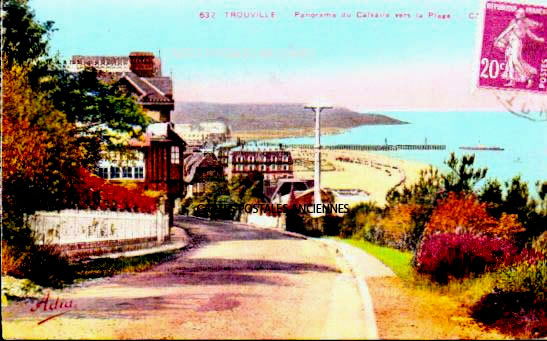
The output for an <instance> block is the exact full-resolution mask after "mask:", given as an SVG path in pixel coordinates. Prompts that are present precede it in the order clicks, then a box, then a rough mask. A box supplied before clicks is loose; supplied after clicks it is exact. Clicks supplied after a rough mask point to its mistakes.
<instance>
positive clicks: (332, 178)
mask: <svg viewBox="0 0 547 341" xmlns="http://www.w3.org/2000/svg"><path fill="white" fill-rule="evenodd" d="M403 124H406V122H405V123H403ZM353 128H356V127H351V128H335V127H325V128H321V135H322V136H326V135H336V134H342V133H345V132H347V131H348V130H350V129H353ZM232 134H233V136H234V137H236V138H240V139H242V140H246V141H251V140H255V141H264V140H270V139H282V138H293V137H313V136H314V134H315V131H314V128H312V127H309V128H290V129H282V130H277V131H272V130H265V129H261V130H252V131H235V132H232ZM288 149H289V150H290V151H291V153H292V156H293V160H294V162H295V164H294V177H295V178H300V179H313V176H314V172H313V162H314V152H313V149H302V148H295V147H289V148H288ZM321 159H322V172H321V187H326V188H332V189H360V190H363V191H365V192H367V193H368V194H369V196H368V201H370V202H372V201H374V202H376V204H377V205H378V206H381V207H383V206H385V205H386V203H387V202H386V195H387V193H388V192H389V191H390V190H391V189H392V188H394V187H398V186H400V187H402V186H404V185H410V184H412V183H414V182H416V181H417V180H418V179H419V177H420V171H421V170H422V169H427V168H429V164H426V163H421V162H417V161H410V160H404V159H398V158H394V157H391V156H386V155H381V154H380V153H374V152H369V151H356V150H329V149H322V150H321ZM356 203H357V202H352V203H351V204H350V206H353V205H355V204H356Z"/></svg>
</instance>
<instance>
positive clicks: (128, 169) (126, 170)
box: [122, 167, 133, 178]
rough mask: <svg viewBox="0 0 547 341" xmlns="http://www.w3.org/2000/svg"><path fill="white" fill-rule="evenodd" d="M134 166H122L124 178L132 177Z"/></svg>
mask: <svg viewBox="0 0 547 341" xmlns="http://www.w3.org/2000/svg"><path fill="white" fill-rule="evenodd" d="M132 177H133V167H122V178H132Z"/></svg>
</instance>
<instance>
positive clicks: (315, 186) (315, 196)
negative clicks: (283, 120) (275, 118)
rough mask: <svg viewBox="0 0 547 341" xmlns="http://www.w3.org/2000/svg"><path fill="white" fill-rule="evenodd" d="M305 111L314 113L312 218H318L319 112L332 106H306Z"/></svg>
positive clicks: (319, 185) (319, 195) (319, 176)
mask: <svg viewBox="0 0 547 341" xmlns="http://www.w3.org/2000/svg"><path fill="white" fill-rule="evenodd" d="M304 108H305V109H310V110H313V111H314V112H315V145H314V152H315V162H314V178H313V182H314V183H313V199H314V204H315V209H314V210H313V211H314V214H312V216H314V217H320V216H321V215H322V214H321V213H318V212H316V210H317V208H318V206H317V205H321V204H322V203H321V124H320V123H321V120H320V114H321V111H323V110H325V109H332V106H330V105H325V104H308V105H306V106H304Z"/></svg>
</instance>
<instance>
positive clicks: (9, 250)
mask: <svg viewBox="0 0 547 341" xmlns="http://www.w3.org/2000/svg"><path fill="white" fill-rule="evenodd" d="M22 262H23V259H22V258H21V256H20V255H19V254H17V252H16V249H15V248H14V247H12V246H10V245H8V243H7V242H6V241H5V240H2V276H4V275H13V276H22V275H23V274H22V272H21V269H20V267H21V264H22Z"/></svg>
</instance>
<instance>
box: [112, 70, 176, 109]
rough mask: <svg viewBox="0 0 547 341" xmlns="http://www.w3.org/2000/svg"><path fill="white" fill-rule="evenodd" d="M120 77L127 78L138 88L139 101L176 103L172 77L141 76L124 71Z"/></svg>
mask: <svg viewBox="0 0 547 341" xmlns="http://www.w3.org/2000/svg"><path fill="white" fill-rule="evenodd" d="M120 79H126V80H127V81H128V82H129V84H131V85H132V86H133V87H134V88H135V89H136V90H137V92H138V93H139V95H140V96H139V102H142V103H168V104H170V103H174V101H173V98H172V96H173V81H172V80H171V78H170V77H139V76H137V75H136V74H135V73H134V72H123V73H122V75H121V77H120Z"/></svg>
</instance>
